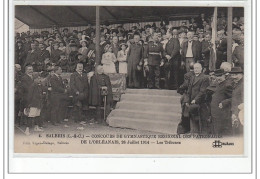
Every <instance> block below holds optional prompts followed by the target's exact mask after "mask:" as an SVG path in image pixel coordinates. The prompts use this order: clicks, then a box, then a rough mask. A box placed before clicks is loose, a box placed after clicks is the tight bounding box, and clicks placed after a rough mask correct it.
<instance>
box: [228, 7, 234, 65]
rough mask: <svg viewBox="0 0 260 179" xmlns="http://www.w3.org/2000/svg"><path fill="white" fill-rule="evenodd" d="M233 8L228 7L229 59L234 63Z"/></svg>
mask: <svg viewBox="0 0 260 179" xmlns="http://www.w3.org/2000/svg"><path fill="white" fill-rule="evenodd" d="M232 16H233V8H232V7H228V21H227V25H228V26H227V27H228V28H227V61H228V62H229V63H232V21H233V17H232Z"/></svg>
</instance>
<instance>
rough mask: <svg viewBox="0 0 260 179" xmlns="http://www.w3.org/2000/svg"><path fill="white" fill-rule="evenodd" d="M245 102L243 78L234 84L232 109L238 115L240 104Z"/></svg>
mask: <svg viewBox="0 0 260 179" xmlns="http://www.w3.org/2000/svg"><path fill="white" fill-rule="evenodd" d="M241 103H244V79H243V78H242V79H241V80H240V81H239V82H238V83H237V84H235V85H234V89H233V92H232V103H231V111H232V114H235V115H236V116H237V117H238V112H239V110H238V106H239V105H240V104H241Z"/></svg>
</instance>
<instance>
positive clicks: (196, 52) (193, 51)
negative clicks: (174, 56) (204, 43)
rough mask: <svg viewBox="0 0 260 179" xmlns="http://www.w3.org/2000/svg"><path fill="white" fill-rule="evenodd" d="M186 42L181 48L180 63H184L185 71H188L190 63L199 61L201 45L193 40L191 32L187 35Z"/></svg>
mask: <svg viewBox="0 0 260 179" xmlns="http://www.w3.org/2000/svg"><path fill="white" fill-rule="evenodd" d="M187 37H188V41H186V42H184V43H183V46H182V58H183V59H182V63H185V66H186V71H187V72H188V71H190V69H189V66H190V63H191V62H193V63H195V62H198V61H200V60H201V43H200V42H198V41H194V40H193V32H191V31H189V32H188V33H187Z"/></svg>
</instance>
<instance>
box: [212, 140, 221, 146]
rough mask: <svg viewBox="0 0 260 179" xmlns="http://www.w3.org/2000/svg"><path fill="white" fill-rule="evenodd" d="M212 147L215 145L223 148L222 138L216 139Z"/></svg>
mask: <svg viewBox="0 0 260 179" xmlns="http://www.w3.org/2000/svg"><path fill="white" fill-rule="evenodd" d="M212 147H213V148H222V142H220V140H215V141H214V142H213V143H212Z"/></svg>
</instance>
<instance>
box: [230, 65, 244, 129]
mask: <svg viewBox="0 0 260 179" xmlns="http://www.w3.org/2000/svg"><path fill="white" fill-rule="evenodd" d="M234 68H235V69H237V70H234ZM234 68H233V69H232V70H231V73H230V74H231V77H232V79H233V81H234V86H233V87H234V88H233V92H232V101H231V111H232V124H233V128H234V130H233V131H234V134H241V133H243V125H244V121H242V120H243V119H240V118H239V109H238V108H239V106H241V105H242V104H243V103H244V78H243V71H242V69H241V67H234Z"/></svg>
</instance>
